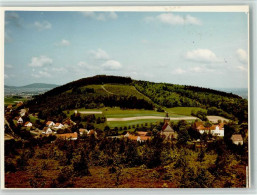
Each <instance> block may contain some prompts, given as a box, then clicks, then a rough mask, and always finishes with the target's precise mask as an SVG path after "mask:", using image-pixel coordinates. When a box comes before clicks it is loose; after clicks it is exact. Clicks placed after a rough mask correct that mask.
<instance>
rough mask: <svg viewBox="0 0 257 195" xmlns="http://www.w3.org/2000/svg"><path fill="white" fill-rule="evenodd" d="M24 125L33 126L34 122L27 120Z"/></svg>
mask: <svg viewBox="0 0 257 195" xmlns="http://www.w3.org/2000/svg"><path fill="white" fill-rule="evenodd" d="M24 127H32V123H31V122H29V121H27V122H26V123H25V124H24Z"/></svg>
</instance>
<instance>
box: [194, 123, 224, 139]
mask: <svg viewBox="0 0 257 195" xmlns="http://www.w3.org/2000/svg"><path fill="white" fill-rule="evenodd" d="M194 127H195V128H196V129H197V130H198V132H199V133H201V134H203V133H206V134H212V135H213V136H219V137H224V123H220V124H217V125H212V126H211V127H205V126H204V123H203V122H195V123H194Z"/></svg>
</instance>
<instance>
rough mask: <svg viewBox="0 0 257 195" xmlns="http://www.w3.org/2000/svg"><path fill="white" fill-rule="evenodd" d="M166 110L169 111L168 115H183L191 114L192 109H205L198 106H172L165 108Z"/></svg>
mask: <svg viewBox="0 0 257 195" xmlns="http://www.w3.org/2000/svg"><path fill="white" fill-rule="evenodd" d="M164 110H165V111H166V112H168V113H169V115H170V116H173V115H174V114H175V115H184V116H191V113H192V110H195V111H196V112H197V111H199V110H202V111H206V109H203V108H199V107H174V108H165V109H164Z"/></svg>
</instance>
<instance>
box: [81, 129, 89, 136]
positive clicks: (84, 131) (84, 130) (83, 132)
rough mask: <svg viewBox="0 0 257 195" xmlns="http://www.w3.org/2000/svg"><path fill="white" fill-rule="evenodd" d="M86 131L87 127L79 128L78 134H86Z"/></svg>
mask: <svg viewBox="0 0 257 195" xmlns="http://www.w3.org/2000/svg"><path fill="white" fill-rule="evenodd" d="M88 132H89V131H88V130H87V129H83V128H80V129H79V134H80V135H83V134H86V135H87V134H88Z"/></svg>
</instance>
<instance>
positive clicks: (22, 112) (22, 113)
mask: <svg viewBox="0 0 257 195" xmlns="http://www.w3.org/2000/svg"><path fill="white" fill-rule="evenodd" d="M26 112H27V110H26V109H21V110H20V116H21V117H23V116H24V115H25V114H26Z"/></svg>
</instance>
